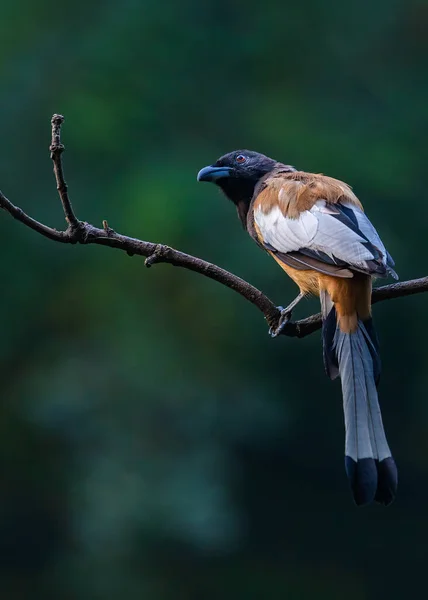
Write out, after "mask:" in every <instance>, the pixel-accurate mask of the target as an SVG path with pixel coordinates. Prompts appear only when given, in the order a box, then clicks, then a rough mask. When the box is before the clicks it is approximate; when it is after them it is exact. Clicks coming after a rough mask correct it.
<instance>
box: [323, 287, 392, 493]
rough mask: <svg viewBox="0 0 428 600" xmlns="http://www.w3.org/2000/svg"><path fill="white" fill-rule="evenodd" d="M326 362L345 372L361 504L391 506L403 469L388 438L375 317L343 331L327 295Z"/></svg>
mask: <svg viewBox="0 0 428 600" xmlns="http://www.w3.org/2000/svg"><path fill="white" fill-rule="evenodd" d="M321 308H322V315H323V348H324V364H325V367H326V371H327V374H328V375H329V377H330V378H331V379H335V378H336V377H337V376H338V375H339V376H340V379H341V383H342V393H343V410H344V416H345V468H346V473H347V475H348V478H349V481H350V485H351V489H352V492H353V495H354V500H355V503H356V504H358V505H364V504H368V503H370V502H372V501H373V500H376V501H377V502H379V503H381V504H384V505H388V504H390V503H391V502H392V501H393V499H394V497H395V494H396V489H397V468H396V466H395V462H394V459H393V458H392V455H391V451H390V449H389V446H388V442H387V440H386V436H385V431H384V428H383V423H382V416H381V412H380V406H379V401H378V395H377V389H376V383H377V381H378V379H379V375H380V360H379V352H378V341H377V336H376V333H375V330H374V327H373V323H372V321H371V319H369V320H368V321H366V322H365V323H364V322H363V321H361V320H359V321H358V329H357V331H356V332H355V333H344V332H342V331H340V329H339V327H338V326H337V323H336V310H335V308H334V304H333V302H332V300H331V298H330V296H329V295H328V294H327V292H322V294H321Z"/></svg>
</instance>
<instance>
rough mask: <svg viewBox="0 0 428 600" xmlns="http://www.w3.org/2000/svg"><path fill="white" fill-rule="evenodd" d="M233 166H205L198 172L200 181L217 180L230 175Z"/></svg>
mask: <svg viewBox="0 0 428 600" xmlns="http://www.w3.org/2000/svg"><path fill="white" fill-rule="evenodd" d="M231 171H232V169H231V167H212V166H210V167H204V168H203V169H201V170H200V171H199V173H198V177H197V179H198V181H216V180H217V179H221V178H223V177H230V173H231Z"/></svg>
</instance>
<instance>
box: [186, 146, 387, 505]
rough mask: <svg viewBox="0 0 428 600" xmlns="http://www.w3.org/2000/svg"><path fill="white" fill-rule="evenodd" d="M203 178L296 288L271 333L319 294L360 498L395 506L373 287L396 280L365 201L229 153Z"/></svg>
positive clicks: (334, 183) (255, 157)
mask: <svg viewBox="0 0 428 600" xmlns="http://www.w3.org/2000/svg"><path fill="white" fill-rule="evenodd" d="M198 180H199V181H213V182H214V183H216V184H217V185H218V186H219V187H220V188H221V189H222V191H223V192H224V193H225V194H226V196H227V197H228V198H229V199H230V200H232V202H233V203H234V204H235V206H236V208H237V211H238V215H239V218H240V220H241V222H242V224H243V225H244V227H245V229H246V230H247V231H248V233H249V234H250V235H251V237H252V238H253V239H254V240H255V241H256V242H257V244H258V245H259V246H260V247H261V248H263V250H265V251H266V252H268V253H269V254H270V256H272V257H273V258H274V260H275V261H276V262H277V263H278V264H279V265H280V267H281V268H282V269H283V270H284V271H285V272H286V273H287V275H289V276H290V277H291V279H293V281H294V282H295V283H296V284H297V285H298V287H299V290H300V294H299V295H298V296H297V298H296V299H295V300H294V301H293V302H292V303H291V304H290V305H289V306H288V307H287V308H286V309H283V310H282V313H281V314H282V323H281V325H280V327H279V329H278V331H276V332H274V334H273V335H277V334H278V332H279V331H280V330H281V328H282V327H284V326H285V324H286V322H287V320H288V319H289V318H290V316H291V311H292V310H293V308H294V307H295V306H296V304H297V303H298V302H299V301H300V299H301V298H302V297H303V296H304V295H306V294H316V295H319V296H320V300H321V310H322V316H323V353H324V364H325V368H326V371H327V374H328V375H329V376H330V378H331V379H335V378H336V377H338V376H340V379H341V383H342V393H343V407H344V417H345V431H346V436H345V467H346V472H347V475H348V478H349V480H350V484H351V488H352V491H353V495H354V500H355V502H356V503H357V504H359V505H360V504H367V503H369V502H371V501H372V500H376V501H377V502H380V503H381V504H385V505H387V504H389V503H390V502H392V500H393V499H394V497H395V492H396V488H397V469H396V466H395V462H394V459H393V458H392V456H391V451H390V449H389V446H388V443H387V441H386V437H385V432H384V428H383V424H382V418H381V415H380V408H379V403H378V397H377V391H376V384H377V382H378V380H379V374H380V359H379V353H378V341H377V336H376V333H375V330H374V327H373V323H372V319H371V288H372V277H386V276H387V275H388V274H391V275H393V276H395V277H396V275H395V272H394V271H393V269H392V267H393V266H394V263H393V261H392V259H391V257H390V256H389V254H388V253H387V251H386V249H385V247H384V245H383V243H382V241H381V239H380V238H379V235H378V234H377V232H376V230H375V229H374V227H373V225H372V224H371V223H370V221H369V220H368V218H367V217H366V215H365V214H364V211H363V207H362V205H361V202H360V201H359V200H358V198H357V197H356V196H355V194H354V192H353V191H352V189H351V188H350V187H349V185H347V184H346V183H344V182H343V181H340V180H338V179H334V178H332V177H327V176H325V175H321V174H315V173H306V172H303V171H296V169H295V168H294V167H291V166H289V165H285V164H282V163H278V162H277V161H275V160H273V159H271V158H268V157H267V156H264V155H262V154H258V153H256V152H250V151H248V150H238V151H235V152H231V153H229V154H226V155H225V156H222V157H221V158H219V159H218V160H217V162H216V163H215V164H214V165H211V166H209V167H205V168H204V169H202V170H201V171H200V172H199V174H198Z"/></svg>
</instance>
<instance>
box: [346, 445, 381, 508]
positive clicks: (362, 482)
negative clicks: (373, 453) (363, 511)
mask: <svg viewBox="0 0 428 600" xmlns="http://www.w3.org/2000/svg"><path fill="white" fill-rule="evenodd" d="M345 469H346V474H347V476H348V479H349V483H350V485H351V490H352V494H353V496H354V502H355V504H356V505H357V506H365V505H366V504H370V502H373V500H374V499H375V496H376V490H377V469H376V463H375V460H374V459H373V458H361V459H360V460H358V461H355V460H354V459H353V458H351V457H350V456H345Z"/></svg>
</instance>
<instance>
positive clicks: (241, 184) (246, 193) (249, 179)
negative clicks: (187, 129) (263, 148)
mask: <svg viewBox="0 0 428 600" xmlns="http://www.w3.org/2000/svg"><path fill="white" fill-rule="evenodd" d="M276 165H278V163H277V162H276V161H275V160H273V159H272V158H269V157H267V156H265V155H264V154H259V153H258V152H252V151H250V150H235V151H234V152H229V154H225V155H224V156H221V157H220V158H219V159H218V160H217V161H216V162H215V163H214V164H213V165H210V166H208V167H204V168H203V169H201V170H200V171H199V173H198V181H211V182H212V183H215V184H216V185H218V186H219V188H220V189H221V190H222V191H223V192H224V193H225V194H226V196H227V197H228V198H229V199H230V200H232V202H234V203H235V204H236V205H238V203H240V202H242V201H244V200H245V201H247V202H248V203H249V202H250V201H251V198H252V196H253V193H254V188H255V186H256V185H257V183H258V182H259V181H260V179H261V178H262V177H264V175H266V174H267V173H269V172H270V171H272V169H273V168H274V167H275V166H276Z"/></svg>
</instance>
